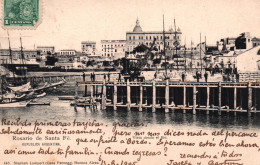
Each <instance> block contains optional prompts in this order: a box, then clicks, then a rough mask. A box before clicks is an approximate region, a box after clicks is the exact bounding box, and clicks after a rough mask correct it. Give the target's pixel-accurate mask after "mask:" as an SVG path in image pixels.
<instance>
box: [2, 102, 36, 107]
mask: <svg viewBox="0 0 260 165" xmlns="http://www.w3.org/2000/svg"><path fill="white" fill-rule="evenodd" d="M30 101H31V100H29V101H28V100H27V101H17V102H10V103H8V102H5V103H0V108H18V107H26V106H27V104H28V103H29V102H30Z"/></svg>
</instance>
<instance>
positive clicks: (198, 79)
mask: <svg viewBox="0 0 260 165" xmlns="http://www.w3.org/2000/svg"><path fill="white" fill-rule="evenodd" d="M196 78H197V82H200V74H199V71H196Z"/></svg>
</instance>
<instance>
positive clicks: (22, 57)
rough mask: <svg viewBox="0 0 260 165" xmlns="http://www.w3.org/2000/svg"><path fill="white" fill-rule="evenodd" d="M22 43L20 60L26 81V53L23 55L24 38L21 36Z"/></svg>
mask: <svg viewBox="0 0 260 165" xmlns="http://www.w3.org/2000/svg"><path fill="white" fill-rule="evenodd" d="M20 43H21V56H20V58H21V59H20V60H21V62H22V65H23V74H24V76H25V80H27V78H26V71H25V63H24V53H23V44H22V37H21V35H20Z"/></svg>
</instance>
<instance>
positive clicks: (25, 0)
mask: <svg viewBox="0 0 260 165" xmlns="http://www.w3.org/2000/svg"><path fill="white" fill-rule="evenodd" d="M2 1H3V9H2V10H3V14H2V15H3V19H2V20H3V24H2V26H3V28H4V29H35V28H36V27H37V26H38V25H39V24H40V23H41V13H42V10H41V7H42V6H41V0H2Z"/></svg>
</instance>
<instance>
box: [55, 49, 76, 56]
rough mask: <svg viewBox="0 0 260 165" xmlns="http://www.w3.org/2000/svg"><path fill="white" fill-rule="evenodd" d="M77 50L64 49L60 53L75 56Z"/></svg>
mask: <svg viewBox="0 0 260 165" xmlns="http://www.w3.org/2000/svg"><path fill="white" fill-rule="evenodd" d="M76 53H77V51H76V50H74V49H64V50H60V52H59V55H65V56H66V55H68V56H73V55H76Z"/></svg>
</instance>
